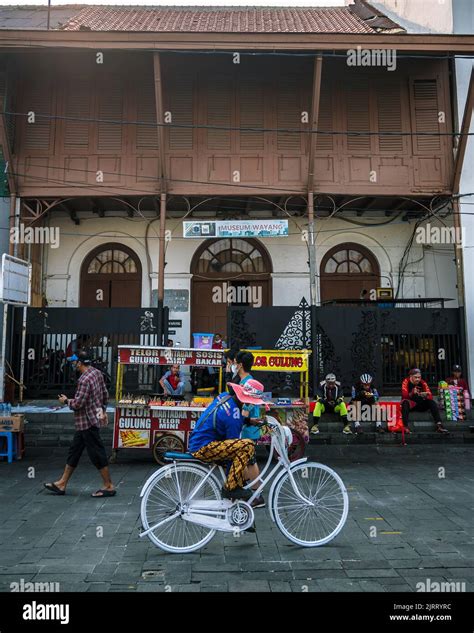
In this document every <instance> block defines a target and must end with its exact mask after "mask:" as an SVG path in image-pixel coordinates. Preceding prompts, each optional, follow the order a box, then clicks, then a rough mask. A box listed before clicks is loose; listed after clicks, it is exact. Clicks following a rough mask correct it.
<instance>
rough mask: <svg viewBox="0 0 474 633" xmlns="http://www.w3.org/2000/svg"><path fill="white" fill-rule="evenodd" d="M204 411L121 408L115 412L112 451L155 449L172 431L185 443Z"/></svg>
mask: <svg viewBox="0 0 474 633" xmlns="http://www.w3.org/2000/svg"><path fill="white" fill-rule="evenodd" d="M201 414H202V411H193V410H189V411H183V410H182V409H181V410H174V409H173V407H170V408H168V409H159V410H156V409H154V410H150V409H148V407H144V408H128V407H125V406H124V407H120V406H118V407H117V408H116V409H115V419H114V440H113V448H114V449H115V448H152V447H153V444H154V442H155V441H156V439H157V437H159V436H160V435H163V433H167V432H170V431H172V432H173V433H175V434H177V435H180V437H181V439H182V440H183V441H184V439H185V436H187V435H188V434H189V433H190V432H191V431H192V430H193V429H194V426H195V424H196V422H197V420H198V419H199V416H200V415H201Z"/></svg>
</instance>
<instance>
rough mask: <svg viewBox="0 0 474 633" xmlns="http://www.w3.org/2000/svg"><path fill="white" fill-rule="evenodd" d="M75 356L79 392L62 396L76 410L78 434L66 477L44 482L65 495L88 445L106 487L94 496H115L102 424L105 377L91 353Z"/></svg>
mask: <svg viewBox="0 0 474 633" xmlns="http://www.w3.org/2000/svg"><path fill="white" fill-rule="evenodd" d="M71 359H72V360H74V361H75V364H76V367H75V368H76V371H78V372H79V373H80V374H81V375H80V378H79V380H78V382H77V391H76V394H75V396H74V398H72V399H68V398H67V396H65V395H64V394H61V395H60V396H59V398H58V399H59V402H61V403H62V404H67V405H68V406H69V408H70V409H72V410H73V411H74V421H75V424H76V433H75V435H74V438H73V440H72V444H71V446H70V447H69V453H68V456H67V460H66V467H65V469H64V472H63V474H62V476H61V477H60V478H59V479H58V480H57V481H55V482H53V483H46V484H44V487H45V488H46V489H47V490H49V491H50V492H52V493H53V494H55V495H64V494H65V493H66V487H67V484H68V482H69V479H70V478H71V476H72V473H73V472H74V469H75V468H76V466H77V465H78V463H79V460H80V458H81V455H82V451H83V450H84V448H85V449H86V450H87V454H88V455H89V459H90V460H91V462H92V463H93V464H94V466H95V467H96V468H97V469H98V471H99V472H100V475H101V477H102V481H103V485H102V488H100V489H99V490H97V492H95V493H93V494H92V497H113V496H115V494H116V490H115V488H114V485H113V483H112V480H111V479H110V473H109V467H108V459H107V454H106V452H105V446H104V444H103V443H102V440H101V437H100V433H99V427H100V426H105V425H106V424H107V414H106V409H107V400H108V394H107V389H106V387H105V382H104V377H103V375H102V372H100V371H99V370H98V369H95V367H92V366H91V362H92V359H91V357H90V355H89V353H88V352H86V351H81V352H79V354H78V355H77V356H72V357H71Z"/></svg>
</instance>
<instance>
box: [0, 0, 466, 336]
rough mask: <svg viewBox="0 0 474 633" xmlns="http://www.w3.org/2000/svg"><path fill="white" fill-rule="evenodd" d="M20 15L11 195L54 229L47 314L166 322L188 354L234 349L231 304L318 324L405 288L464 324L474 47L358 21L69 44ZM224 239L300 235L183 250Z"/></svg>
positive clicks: (87, 26) (344, 14)
mask: <svg viewBox="0 0 474 633" xmlns="http://www.w3.org/2000/svg"><path fill="white" fill-rule="evenodd" d="M17 11H21V9H17ZM2 12H3V16H4V21H3V23H2V26H3V30H2V31H0V46H1V49H2V66H1V71H2V82H1V83H0V86H2V91H3V99H4V103H5V109H4V114H3V124H2V125H3V127H4V129H5V138H7V139H8V143H9V146H10V147H9V151H10V152H11V161H12V162H11V164H12V166H13V171H12V172H11V176H12V177H13V178H14V180H15V187H16V194H17V196H18V197H20V199H21V209H22V216H21V220H20V222H21V223H22V224H23V225H24V226H25V227H29V228H31V229H41V230H42V231H38V233H37V235H38V236H40V235H41V236H42V239H39V238H38V239H36V238H33V239H32V243H31V244H29V245H26V244H25V239H23V241H22V243H21V244H20V254H23V256H27V257H28V258H29V259H30V260H31V261H32V262H33V266H34V283H33V297H34V305H35V306H37V307H41V306H48V307H50V308H54V307H62V308H76V307H83V308H96V307H113V308H120V307H149V306H153V305H158V304H160V302H164V304H165V305H168V306H169V307H170V319H172V320H173V321H175V322H178V323H179V325H177V326H176V329H175V330H174V333H173V335H172V338H174V339H175V340H176V341H177V342H179V343H180V344H181V345H189V344H190V343H191V342H192V334H193V332H203V331H210V332H220V333H222V334H224V336H226V335H227V334H228V332H227V325H228V320H227V309H228V307H229V305H241V306H251V307H260V306H262V307H264V306H297V305H298V304H299V303H300V301H301V299H302V298H303V297H304V298H306V299H307V300H308V301H309V299H310V296H311V286H312V285H313V286H314V288H315V299H316V302H317V304H318V305H324V304H327V303H328V302H338V301H341V300H343V301H347V300H353V301H359V300H368V299H375V298H376V290H377V289H380V288H386V289H390V290H391V291H392V292H393V296H394V297H395V298H396V299H399V300H405V301H406V302H410V301H412V302H413V305H419V303H420V301H423V300H426V299H430V300H436V301H438V302H440V303H439V305H443V302H445V301H446V302H447V301H448V300H449V303H448V302H447V303H446V306H449V307H451V308H456V307H457V306H458V298H459V295H458V290H457V288H456V285H457V275H458V274H459V271H457V268H456V262H455V261H454V258H453V245H452V243H446V240H445V241H443V240H440V239H439V236H438V235H439V231H440V230H441V229H444V230H446V231H448V233H447V234H449V235H451V233H449V231H451V230H453V229H454V228H455V225H454V221H453V217H454V216H453V205H452V202H453V199H452V194H453V185H452V182H453V175H454V169H455V155H456V148H455V146H454V143H453V134H454V133H455V132H456V130H457V129H458V125H459V121H458V120H457V116H456V112H457V111H458V108H459V105H458V103H457V100H456V99H455V98H454V93H453V76H454V74H455V73H456V63H457V62H456V63H455V62H454V61H453V59H451V58H449V57H447V56H446V53H447V52H450V53H451V55H455V54H456V53H459V54H463V53H465V51H468V50H469V47H470V46H471V47H472V37H471V38H469V37H464V36H462V37H457V38H456V37H455V36H453V35H451V36H446V37H436V36H432V35H431V34H426V35H421V34H420V35H417V36H416V37H415V36H409V35H408V34H407V32H406V31H407V29H405V28H404V27H403V26H401V25H400V24H398V23H397V22H396V20H395V19H394V18H392V19H390V17H387V15H384V14H383V13H382V12H381V11H380V10H378V9H374V7H373V6H372V5H369V4H368V3H366V2H362V1H359V0H357V2H356V3H355V4H352V5H350V6H349V7H344V8H342V7H341V8H338V9H335V8H331V9H322V8H320V9H316V8H315V9H303V8H297V9H284V10H281V11H280V10H276V9H235V10H234V9H223V8H221V9H215V10H211V9H200V8H182V9H179V8H173V9H157V8H154V9H153V8H140V7H137V8H134V9H130V8H110V7H84V8H82V9H81V8H80V7H78V8H75V9H74V10H73V11H72V13H71V14H68V15H64V16H63V17H62V20H64V21H63V22H62V23H59V24H56V22H54V24H53V28H51V29H50V30H49V31H46V30H44V28H42V26H38V24H42V22H41V21H37V23H35V25H34V26H31V28H30V29H26V30H20V29H18V28H17V27H15V22H14V19H15V17H16V14H12V13H11V12H10V13H9V12H8V10H7V9H6V8H4V9H2ZM387 13H390V11H388V10H387ZM390 15H391V13H390ZM7 18H8V19H7ZM12 25H13V26H12ZM124 33H126V35H127V37H126V39H124V37H123V36H124ZM394 52H395V53H396V56H394ZM313 219H314V251H312V252H311V249H313V242H312V236H311V226H312V225H313ZM203 220H205V221H209V222H214V221H219V220H234V221H242V220H248V221H250V220H252V221H259V220H275V221H276V220H285V221H287V222H288V235H287V236H285V237H258V236H255V235H253V234H247V235H242V236H238V237H232V238H228V237H223V238H221V239H216V238H209V239H203V238H193V239H188V238H185V237H184V234H183V222H184V221H203ZM12 228H15V227H12ZM16 228H17V229H19V227H16ZM433 229H435V230H434V232H433ZM423 231H424V233H423ZM437 232H438V233H437ZM56 238H57V239H56ZM312 258H314V261H315V265H314V267H313V268H312V267H311V260H312ZM219 292H220V293H221V294H220V295H219V296H220V297H221V299H220V300H216V296H217V295H218V294H219ZM222 298H223V299H222Z"/></svg>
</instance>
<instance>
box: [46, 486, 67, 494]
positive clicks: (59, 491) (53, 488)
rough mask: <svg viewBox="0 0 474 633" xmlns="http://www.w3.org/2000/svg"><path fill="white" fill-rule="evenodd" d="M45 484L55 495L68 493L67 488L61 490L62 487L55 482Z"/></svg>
mask: <svg viewBox="0 0 474 633" xmlns="http://www.w3.org/2000/svg"><path fill="white" fill-rule="evenodd" d="M43 486H44V487H45V488H46V490H49V492H52V493H53V495H65V494H66V491H65V490H61V488H58V487H57V486H56V484H54V483H51V484H43Z"/></svg>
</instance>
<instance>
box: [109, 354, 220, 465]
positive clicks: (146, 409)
mask: <svg viewBox="0 0 474 633" xmlns="http://www.w3.org/2000/svg"><path fill="white" fill-rule="evenodd" d="M223 354H224V350H218V349H196V348H183V347H179V348H174V347H151V346H146V345H135V346H132V345H119V346H118V366H117V385H116V394H115V395H116V409H115V417H114V435H113V452H112V457H111V459H110V461H111V463H113V462H114V461H115V460H116V458H117V452H118V451H119V450H121V449H124V448H127V449H151V450H152V451H153V456H154V458H155V460H156V461H157V462H158V463H159V464H162V463H163V460H162V456H163V453H164V452H166V451H185V450H187V445H188V436H189V434H190V432H191V431H192V430H193V428H194V426H195V424H196V421H197V420H198V418H199V416H200V415H201V413H202V412H203V411H204V410H205V408H206V406H207V403H208V402H210V401H212V398H198V397H194V398H193V400H191V401H190V402H189V401H186V400H184V399H183V400H182V401H179V400H177V399H174V398H173V397H172V396H159V395H156V394H153V393H148V394H143V393H134V394H133V395H130V394H125V393H124V379H126V372H127V370H128V369H129V368H131V367H133V368H134V370H136V369H137V368H138V367H147V368H150V369H151V371H159V368H160V367H163V366H169V365H174V364H176V365H180V366H181V367H183V366H186V367H214V368H216V369H217V370H218V372H219V380H218V382H219V391H222V362H223ZM139 385H140V380H138V381H137V386H136V388H135V389H134V390H133V391H137V390H138V391H139V390H140V387H139ZM137 387H138V389H137Z"/></svg>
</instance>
